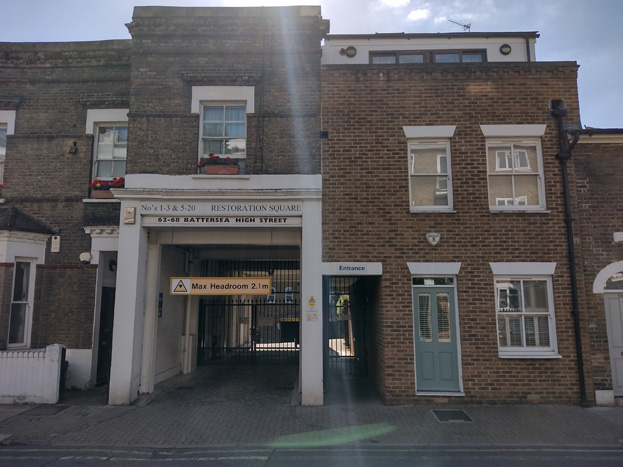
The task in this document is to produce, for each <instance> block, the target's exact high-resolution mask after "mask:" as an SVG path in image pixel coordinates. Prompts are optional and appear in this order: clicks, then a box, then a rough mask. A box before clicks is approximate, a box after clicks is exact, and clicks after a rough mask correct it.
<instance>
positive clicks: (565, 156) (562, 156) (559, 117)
mask: <svg viewBox="0 0 623 467" xmlns="http://www.w3.org/2000/svg"><path fill="white" fill-rule="evenodd" d="M552 102H564V101H552ZM550 105H551V104H550ZM551 114H552V116H553V117H554V118H555V119H556V122H557V123H558V142H559V146H560V152H559V153H558V154H556V159H558V160H559V161H560V166H561V168H562V183H563V188H564V198H565V223H566V224H567V244H568V248H569V267H570V274H571V297H572V308H573V309H572V315H573V324H574V328H575V347H576V352H577V360H578V381H579V385H580V405H581V406H582V407H588V402H587V400H586V381H585V379H584V359H583V357H582V337H581V332H580V329H581V328H580V307H579V300H578V283H577V270H576V266H575V246H574V243H573V240H574V234H573V218H572V215H571V197H570V193H569V177H568V173H567V162H568V161H569V160H570V159H571V156H572V151H573V148H574V147H575V145H576V144H577V142H578V140H579V139H580V135H579V134H578V133H574V134H573V140H572V141H571V142H568V141H567V138H566V132H565V128H564V124H563V118H564V117H565V115H567V109H566V108H565V106H564V104H563V105H559V106H557V108H553V109H552V110H551Z"/></svg>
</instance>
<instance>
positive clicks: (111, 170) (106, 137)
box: [95, 123, 128, 180]
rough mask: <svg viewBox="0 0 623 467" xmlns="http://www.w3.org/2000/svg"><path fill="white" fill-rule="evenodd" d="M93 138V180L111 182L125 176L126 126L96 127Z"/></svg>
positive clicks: (109, 125) (106, 124)
mask: <svg viewBox="0 0 623 467" xmlns="http://www.w3.org/2000/svg"><path fill="white" fill-rule="evenodd" d="M95 138H96V142H95V178H97V179H104V180H106V179H108V180H111V179H113V178H120V177H123V176H125V164H126V158H127V154H128V125H127V124H123V123H114V124H111V123H105V124H100V125H97V131H96V135H95Z"/></svg>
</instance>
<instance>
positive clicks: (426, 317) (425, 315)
mask: <svg viewBox="0 0 623 467" xmlns="http://www.w3.org/2000/svg"><path fill="white" fill-rule="evenodd" d="M418 315H419V319H420V341H421V342H431V341H432V340H433V337H432V336H433V333H432V329H431V320H430V318H431V315H430V294H419V295H418Z"/></svg>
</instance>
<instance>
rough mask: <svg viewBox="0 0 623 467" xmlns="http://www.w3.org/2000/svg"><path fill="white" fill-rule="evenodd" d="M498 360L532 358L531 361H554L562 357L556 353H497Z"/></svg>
mask: <svg viewBox="0 0 623 467" xmlns="http://www.w3.org/2000/svg"><path fill="white" fill-rule="evenodd" d="M498 358H533V359H554V358H562V355H560V354H558V353H552V352H547V353H539V352H534V353H531V352H525V353H499V354H498Z"/></svg>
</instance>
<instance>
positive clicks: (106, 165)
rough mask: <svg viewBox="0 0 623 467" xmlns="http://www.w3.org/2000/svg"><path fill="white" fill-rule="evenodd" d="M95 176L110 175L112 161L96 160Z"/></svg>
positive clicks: (107, 176)
mask: <svg viewBox="0 0 623 467" xmlns="http://www.w3.org/2000/svg"><path fill="white" fill-rule="evenodd" d="M95 177H96V178H109V177H112V161H97V170H96V172H95Z"/></svg>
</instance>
